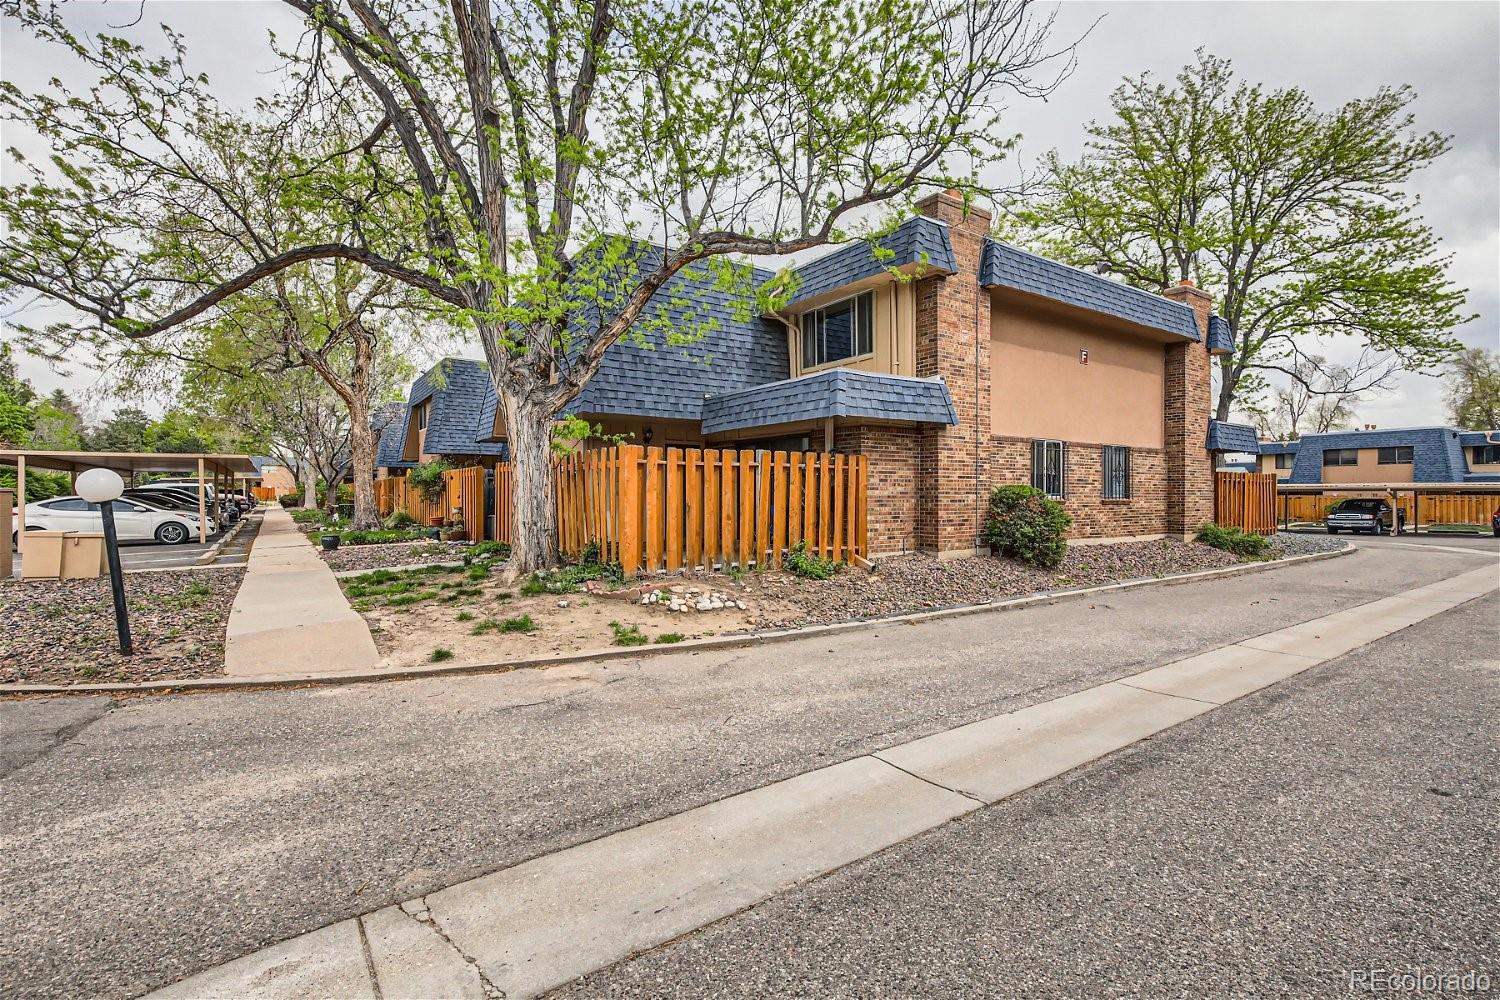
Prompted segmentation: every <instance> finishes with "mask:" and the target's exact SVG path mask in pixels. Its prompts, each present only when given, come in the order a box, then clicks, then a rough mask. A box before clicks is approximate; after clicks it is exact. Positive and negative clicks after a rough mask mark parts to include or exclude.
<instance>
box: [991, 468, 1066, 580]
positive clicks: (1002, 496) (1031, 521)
mask: <svg viewBox="0 0 1500 1000" xmlns="http://www.w3.org/2000/svg"><path fill="white" fill-rule="evenodd" d="M1072 523H1073V519H1072V518H1071V517H1069V516H1068V512H1067V511H1066V510H1065V509H1064V508H1063V505H1062V504H1060V503H1058V502H1057V501H1056V500H1053V499H1052V498H1051V497H1049V496H1047V495H1046V494H1045V493H1043V492H1042V491H1041V490H1039V489H1036V488H1034V487H1031V486H997V487H995V488H994V489H993V490H991V491H990V510H989V515H988V516H987V517H986V518H985V521H984V536H983V537H984V540H985V542H986V543H987V544H989V545H992V546H994V547H995V548H996V549H997V550H999V552H1000V554H1001V555H1005V556H1009V557H1011V558H1012V559H1019V560H1020V561H1021V562H1024V563H1030V564H1031V565H1033V566H1056V565H1057V564H1058V563H1060V562H1062V560H1063V556H1065V555H1067V552H1068V543H1067V541H1066V540H1064V538H1063V533H1064V532H1066V531H1067V530H1068V526H1069V525H1071V524H1072Z"/></svg>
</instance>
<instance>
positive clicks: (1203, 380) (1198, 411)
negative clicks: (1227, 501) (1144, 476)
mask: <svg viewBox="0 0 1500 1000" xmlns="http://www.w3.org/2000/svg"><path fill="white" fill-rule="evenodd" d="M1162 294H1163V295H1165V296H1166V297H1167V298H1169V299H1171V300H1173V301H1174V302H1182V303H1185V304H1187V305H1189V306H1191V307H1192V308H1193V313H1194V314H1195V316H1196V317H1197V320H1198V331H1199V334H1200V336H1201V337H1202V338H1203V339H1202V341H1201V342H1199V343H1195V344H1193V343H1181V344H1170V345H1168V346H1167V349H1166V350H1167V359H1166V378H1165V385H1164V392H1165V394H1166V399H1165V407H1164V410H1163V414H1162V418H1163V419H1162V429H1163V435H1162V444H1163V449H1164V451H1165V452H1166V479H1167V531H1168V532H1170V533H1172V534H1178V535H1183V536H1184V537H1186V536H1188V535H1191V534H1192V533H1193V532H1194V531H1195V530H1197V528H1198V525H1200V524H1202V523H1203V522H1204V521H1212V520H1213V518H1214V463H1213V455H1211V454H1210V453H1209V451H1208V418H1209V404H1210V401H1211V397H1212V393H1213V369H1212V358H1211V357H1210V355H1209V353H1208V346H1207V345H1208V317H1209V314H1210V313H1211V312H1212V310H1213V297H1212V296H1210V295H1209V294H1208V293H1207V292H1205V291H1203V290H1201V289H1198V288H1194V287H1193V286H1192V285H1190V284H1182V285H1179V286H1177V287H1176V288H1169V289H1167V290H1166V291H1165V292H1163V293H1162Z"/></svg>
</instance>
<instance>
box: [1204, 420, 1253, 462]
mask: <svg viewBox="0 0 1500 1000" xmlns="http://www.w3.org/2000/svg"><path fill="white" fill-rule="evenodd" d="M1258 448H1259V444H1258V442H1257V441H1256V440H1255V428H1254V427H1251V426H1250V425H1249V424H1231V423H1229V422H1227V421H1222V420H1210V421H1209V422H1208V450H1209V451H1247V452H1249V453H1251V454H1252V455H1253V454H1255V453H1256V451H1257V450H1258Z"/></svg>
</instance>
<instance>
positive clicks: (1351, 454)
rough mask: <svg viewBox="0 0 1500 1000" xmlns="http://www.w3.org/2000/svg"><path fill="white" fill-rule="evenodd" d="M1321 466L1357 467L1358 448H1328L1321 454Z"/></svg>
mask: <svg viewBox="0 0 1500 1000" xmlns="http://www.w3.org/2000/svg"><path fill="white" fill-rule="evenodd" d="M1323 464H1324V465H1325V466H1329V465H1358V464H1359V449H1358V448H1329V449H1327V450H1326V451H1324V452H1323Z"/></svg>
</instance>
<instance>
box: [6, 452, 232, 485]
mask: <svg viewBox="0 0 1500 1000" xmlns="http://www.w3.org/2000/svg"><path fill="white" fill-rule="evenodd" d="M23 458H24V459H25V460H26V467H27V468H28V469H48V470H51V471H53V472H82V471H83V470H85V469H113V470H114V471H115V472H121V473H132V472H183V473H188V474H193V475H196V474H197V472H198V460H199V459H202V460H203V471H204V473H205V474H213V473H222V474H225V475H230V476H234V477H235V478H237V479H259V478H260V472H259V471H257V470H256V468H255V462H254V461H252V460H251V458H250V456H249V455H208V454H198V453H182V454H168V453H165V452H149V451H0V465H7V466H11V467H14V466H15V465H16V464H17V463H18V461H19V460H20V459H23Z"/></svg>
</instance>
